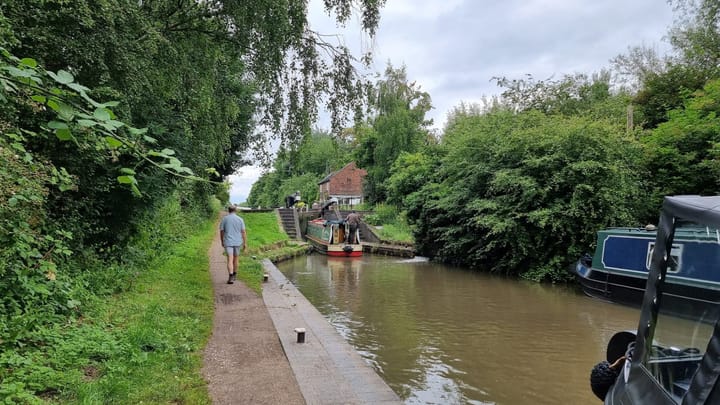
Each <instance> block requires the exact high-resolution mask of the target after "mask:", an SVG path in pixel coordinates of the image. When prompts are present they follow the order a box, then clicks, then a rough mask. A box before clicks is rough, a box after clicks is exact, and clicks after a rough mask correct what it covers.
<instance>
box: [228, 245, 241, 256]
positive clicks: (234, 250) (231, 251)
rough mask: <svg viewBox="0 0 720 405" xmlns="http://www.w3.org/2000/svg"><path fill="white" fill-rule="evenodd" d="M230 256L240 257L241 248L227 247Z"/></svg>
mask: <svg viewBox="0 0 720 405" xmlns="http://www.w3.org/2000/svg"><path fill="white" fill-rule="evenodd" d="M225 251H226V252H227V254H228V256H240V246H225Z"/></svg>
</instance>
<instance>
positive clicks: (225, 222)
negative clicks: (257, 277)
mask: <svg viewBox="0 0 720 405" xmlns="http://www.w3.org/2000/svg"><path fill="white" fill-rule="evenodd" d="M236 210H237V207H235V206H234V205H230V206H229V207H228V214H227V215H225V216H224V217H223V219H222V221H220V242H221V243H222V246H223V249H225V253H226V255H227V270H228V281H227V283H228V284H233V283H234V282H235V279H236V278H237V268H238V259H239V258H240V248H241V247H242V250H243V251H244V250H247V232H246V231H245V221H243V219H242V218H240V217H239V216H238V215H237V214H236V213H235V211H236Z"/></svg>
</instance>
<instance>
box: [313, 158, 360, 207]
mask: <svg viewBox="0 0 720 405" xmlns="http://www.w3.org/2000/svg"><path fill="white" fill-rule="evenodd" d="M365 176H367V171H365V170H364V169H360V168H358V167H357V166H356V165H355V162H351V163H348V164H347V165H345V167H343V168H342V169H340V170H338V171H336V172H332V173H330V174H328V175H327V176H325V178H324V179H322V180H321V181H320V182H319V183H318V185H319V186H320V192H319V193H318V196H319V197H318V198H319V199H320V201H327V200H329V199H331V198H333V197H334V198H337V200H338V205H357V204H362V203H363V201H364V199H363V192H362V183H363V179H364V178H365Z"/></svg>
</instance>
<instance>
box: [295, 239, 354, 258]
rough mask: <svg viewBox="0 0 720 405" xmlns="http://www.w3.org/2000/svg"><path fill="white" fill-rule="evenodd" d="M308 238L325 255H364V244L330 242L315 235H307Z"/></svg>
mask: <svg viewBox="0 0 720 405" xmlns="http://www.w3.org/2000/svg"><path fill="white" fill-rule="evenodd" d="M306 237H307V240H308V242H310V243H311V244H312V245H313V247H314V248H315V250H316V251H318V252H319V253H322V254H324V255H328V256H333V257H360V256H362V245H357V244H355V245H350V244H329V243H327V242H324V241H321V240H318V239H316V238H315V237H312V236H309V235H307V236H306Z"/></svg>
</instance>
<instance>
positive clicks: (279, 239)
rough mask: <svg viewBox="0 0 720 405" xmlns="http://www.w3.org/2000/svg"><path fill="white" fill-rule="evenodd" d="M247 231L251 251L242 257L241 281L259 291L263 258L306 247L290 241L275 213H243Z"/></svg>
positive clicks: (298, 251)
mask: <svg viewBox="0 0 720 405" xmlns="http://www.w3.org/2000/svg"><path fill="white" fill-rule="evenodd" d="M240 216H241V217H242V218H243V220H245V226H246V228H247V233H248V251H247V253H246V254H244V255H243V256H241V257H240V263H239V271H238V280H240V281H242V282H243V283H245V285H247V286H248V287H250V288H251V289H252V290H254V291H255V292H257V293H258V294H260V292H261V290H262V278H263V270H262V265H261V264H260V261H261V260H262V259H270V260H271V261H277V260H280V259H283V258H287V257H292V256H296V255H299V254H303V253H304V252H305V251H306V250H307V247H306V246H305V245H303V244H300V243H297V242H296V241H291V240H290V239H289V238H288V236H287V234H286V233H285V232H284V231H283V230H282V228H281V227H280V223H279V222H278V218H277V214H276V213H275V212H245V213H244V212H240Z"/></svg>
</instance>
